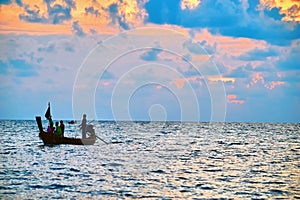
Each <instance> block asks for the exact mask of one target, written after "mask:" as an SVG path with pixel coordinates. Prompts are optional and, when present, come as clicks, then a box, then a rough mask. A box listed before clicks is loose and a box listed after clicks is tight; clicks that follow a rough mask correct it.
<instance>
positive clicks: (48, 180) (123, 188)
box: [0, 121, 300, 199]
mask: <svg viewBox="0 0 300 200" xmlns="http://www.w3.org/2000/svg"><path fill="white" fill-rule="evenodd" d="M44 125H45V124H44ZM94 125H95V129H96V133H97V135H98V136H100V137H101V138H102V139H104V140H105V141H107V142H108V143H109V144H104V143H103V142H102V141H100V140H98V141H96V143H95V145H93V146H73V145H58V146H52V147H51V146H44V145H43V143H42V141H41V140H40V139H39V137H38V128H37V125H36V123H35V121H0V143H1V145H0V148H1V155H0V198H1V199H141V198H147V199H210V198H214V199H221V198H223V199H270V198H271V199H297V198H298V199H300V124H280V123H273V124H272V123H180V122H167V123H165V122H97V123H95V122H94ZM66 135H67V136H70V137H80V131H79V130H78V129H77V128H76V126H74V125H66Z"/></svg>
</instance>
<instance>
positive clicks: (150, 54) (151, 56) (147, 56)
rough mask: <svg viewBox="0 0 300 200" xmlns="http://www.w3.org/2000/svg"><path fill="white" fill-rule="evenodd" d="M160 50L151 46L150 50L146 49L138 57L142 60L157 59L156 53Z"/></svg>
mask: <svg viewBox="0 0 300 200" xmlns="http://www.w3.org/2000/svg"><path fill="white" fill-rule="evenodd" d="M161 51H162V50H161V49H159V48H151V49H150V50H148V51H146V52H145V53H143V54H142V55H141V56H140V58H141V59H142V60H145V61H153V60H157V58H158V57H157V56H158V54H159V53H160V52H161Z"/></svg>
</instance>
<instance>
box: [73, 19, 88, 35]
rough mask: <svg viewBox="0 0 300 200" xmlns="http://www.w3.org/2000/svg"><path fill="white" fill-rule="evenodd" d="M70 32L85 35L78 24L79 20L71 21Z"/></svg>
mask: <svg viewBox="0 0 300 200" xmlns="http://www.w3.org/2000/svg"><path fill="white" fill-rule="evenodd" d="M72 32H73V33H74V34H75V35H77V36H79V37H84V36H85V35H86V34H85V32H84V31H83V29H82V27H81V26H80V25H79V21H75V22H73V24H72Z"/></svg>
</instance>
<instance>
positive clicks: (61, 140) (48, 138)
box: [35, 116, 96, 145]
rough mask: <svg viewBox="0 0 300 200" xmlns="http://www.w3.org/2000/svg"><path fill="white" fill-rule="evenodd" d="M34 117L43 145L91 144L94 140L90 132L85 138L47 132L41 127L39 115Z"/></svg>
mask: <svg viewBox="0 0 300 200" xmlns="http://www.w3.org/2000/svg"><path fill="white" fill-rule="evenodd" d="M35 119H36V122H37V125H38V128H39V131H40V133H39V137H40V139H41V140H42V141H43V142H44V145H58V144H71V145H93V144H95V142H96V135H95V134H92V135H91V136H89V137H87V138H70V137H62V136H59V135H57V134H55V133H47V132H45V131H44V129H43V124H42V119H41V117H40V116H36V117H35Z"/></svg>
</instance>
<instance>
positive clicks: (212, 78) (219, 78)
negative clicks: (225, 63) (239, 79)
mask: <svg viewBox="0 0 300 200" xmlns="http://www.w3.org/2000/svg"><path fill="white" fill-rule="evenodd" d="M208 80H209V81H210V82H218V81H222V82H224V83H226V82H231V83H232V84H234V83H235V78H230V77H222V76H209V77H208Z"/></svg>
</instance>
